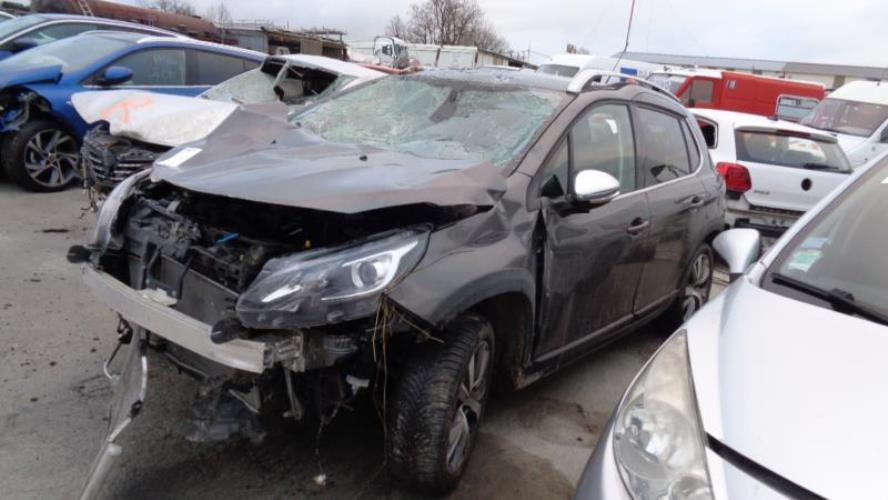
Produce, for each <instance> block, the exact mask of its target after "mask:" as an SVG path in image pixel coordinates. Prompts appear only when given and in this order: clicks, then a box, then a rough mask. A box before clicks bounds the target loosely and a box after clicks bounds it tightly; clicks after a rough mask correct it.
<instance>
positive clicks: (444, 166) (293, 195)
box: [151, 119, 506, 214]
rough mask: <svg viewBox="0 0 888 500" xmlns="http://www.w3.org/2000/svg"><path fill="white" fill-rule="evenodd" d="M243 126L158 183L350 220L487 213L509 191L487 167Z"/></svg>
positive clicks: (166, 171)
mask: <svg viewBox="0 0 888 500" xmlns="http://www.w3.org/2000/svg"><path fill="white" fill-rule="evenodd" d="M230 121H231V123H232V124H233V123H234V122H235V120H234V119H232V120H230ZM238 125H239V127H238V130H239V131H240V133H237V132H235V131H233V130H232V131H231V133H227V132H225V131H222V130H220V131H219V132H217V133H215V134H213V135H211V136H210V138H209V139H208V140H206V141H202V142H198V143H195V144H192V145H190V146H189V147H186V148H182V149H179V150H174V151H172V152H170V153H169V154H167V155H166V156H165V157H163V158H160V159H159V160H158V161H157V162H156V163H155V166H154V170H153V172H152V175H151V178H152V180H155V181H166V182H168V183H170V184H173V185H176V186H179V187H182V188H185V189H188V190H192V191H197V192H201V193H206V194H213V195H220V196H227V197H231V198H238V199H243V200H250V201H257V202H262V203H270V204H275V205H282V206H292V207H299V208H308V209H315V210H324V211H330V212H339V213H346V214H348V213H359V212H365V211H369V210H375V209H379V208H386V207H394V206H401V205H413V204H425V203H427V204H432V205H438V206H458V205H474V206H478V207H486V206H492V205H493V204H494V203H496V201H497V200H498V199H499V198H500V196H502V194H503V193H504V192H505V189H506V183H505V177H504V176H503V174H502V173H501V172H500V171H499V170H498V169H497V168H496V167H494V166H493V165H491V164H490V163H488V162H478V161H472V160H436V159H427V158H419V157H416V156H413V155H409V154H406V153H398V152H393V151H386V150H381V149H375V148H370V147H365V146H356V145H345V144H334V143H329V142H326V141H323V140H322V139H320V138H318V137H316V136H312V135H310V134H307V133H305V132H302V131H301V130H297V129H293V128H289V127H286V128H285V124H284V123H281V124H280V127H279V129H278V130H277V132H279V134H275V135H277V137H270V135H271V134H270V129H269V127H250V128H247V127H246V126H244V125H243V124H238ZM246 130H249V132H245V131H246Z"/></svg>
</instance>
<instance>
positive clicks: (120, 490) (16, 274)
mask: <svg viewBox="0 0 888 500" xmlns="http://www.w3.org/2000/svg"><path fill="white" fill-rule="evenodd" d="M85 204H86V202H85V198H84V196H83V194H82V193H81V192H80V191H79V190H70V191H66V192H63V193H55V194H32V193H25V192H22V191H21V190H19V189H18V188H16V187H14V186H11V185H9V184H8V183H6V182H0V213H2V214H3V217H2V218H0V450H2V452H0V492H2V494H0V496H2V497H3V498H12V499H17V498H40V499H56V498H58V499H61V498H72V497H76V495H77V494H78V493H79V490H80V487H81V485H82V481H83V479H84V475H85V474H86V472H87V470H88V468H89V465H90V462H91V461H92V459H93V457H94V455H95V453H96V451H97V450H98V447H99V443H100V441H101V439H102V437H103V435H104V432H105V429H106V425H107V422H106V420H105V415H106V408H107V404H108V401H109V399H110V397H111V390H110V387H109V385H108V383H107V381H106V379H105V378H104V376H102V375H101V373H102V361H103V360H104V359H105V357H106V356H107V355H108V354H109V353H110V352H111V350H112V348H113V346H114V338H115V332H114V327H115V325H116V318H115V315H114V314H112V312H111V311H110V310H109V309H107V308H106V307H104V306H102V305H100V304H97V303H94V302H93V301H92V299H91V297H90V295H89V294H88V292H87V290H86V289H85V288H84V287H83V286H82V284H81V283H80V278H79V270H78V268H77V267H76V266H73V265H70V264H68V263H67V262H66V261H65V252H66V250H67V248H68V247H69V246H70V245H72V244H77V243H81V242H83V241H85V240H86V238H87V236H88V235H89V232H90V230H91V227H92V221H93V220H94V216H93V215H92V214H87V215H86V216H85V217H83V218H81V210H80V207H82V206H85ZM662 338H663V336H662V333H661V332H657V331H654V329H653V328H647V329H645V330H643V331H641V332H638V333H637V334H635V335H633V336H632V337H631V338H628V339H625V340H623V341H621V342H619V343H617V344H614V345H613V346H611V347H609V348H607V349H605V350H603V351H601V352H599V353H598V354H596V355H593V356H591V357H590V358H588V359H586V360H584V361H582V362H580V363H577V364H575V365H573V366H571V367H569V368H567V369H565V370H564V371H562V372H560V373H558V374H556V375H553V376H551V377H549V378H547V379H545V380H543V381H541V382H538V383H537V384H535V385H533V386H531V387H529V388H527V389H525V390H523V391H520V392H518V393H515V394H510V395H507V396H503V397H499V398H497V399H495V400H492V402H491V407H490V410H489V413H488V415H487V421H486V422H485V424H484V427H483V430H482V433H481V436H480V439H479V442H478V445H477V447H476V449H475V452H474V455H473V458H472V461H471V463H470V465H469V469H468V471H467V474H466V476H465V478H464V480H463V481H462V482H461V484H460V486H459V488H458V489H457V490H456V492H454V494H453V498H478V499H489V498H510V499H512V498H532V499H537V498H567V497H569V496H570V495H571V494H572V492H573V488H574V485H575V484H576V482H577V480H578V478H579V476H580V473H581V472H582V469H583V466H584V465H585V462H586V460H587V459H588V457H589V454H590V453H591V451H592V448H593V446H594V445H595V442H596V441H597V439H598V436H599V432H600V430H601V428H602V427H603V425H604V424H605V422H606V420H607V418H608V417H609V415H610V413H611V411H612V410H613V407H614V405H615V404H616V402H617V401H618V399H619V397H620V395H621V394H622V392H623V390H624V389H625V387H626V385H627V384H628V383H629V381H630V380H631V378H632V377H633V376H634V374H635V372H636V371H637V370H638V368H639V367H640V366H641V364H642V363H643V362H644V361H645V360H646V359H647V358H648V357H649V356H650V355H651V354H652V353H653V352H654V350H655V349H656V348H657V346H658V345H659V342H660V341H661V340H662ZM149 374H150V377H149V384H148V396H147V401H146V404H145V410H144V412H143V413H142V414H141V415H140V416H139V417H138V418H137V419H136V421H135V422H134V423H133V425H132V426H130V427H129V428H128V429H127V431H126V432H125V434H124V438H123V439H122V444H123V446H124V458H123V459H122V460H121V462H120V466H119V467H118V468H117V469H115V470H114V472H113V473H112V474H111V477H110V480H109V484H108V486H107V487H106V489H105V494H106V496H107V497H108V498H208V499H209V498H220V497H229V498H243V497H247V496H249V497H253V498H302V497H317V498H357V497H361V498H394V499H397V498H408V497H409V495H408V494H407V493H405V492H403V491H401V490H399V489H398V487H397V486H396V485H394V484H392V482H391V481H389V479H388V478H387V477H386V475H385V473H384V472H383V471H382V470H381V463H382V458H383V457H382V443H383V436H382V432H381V430H380V428H379V425H378V420H377V418H376V416H375V414H374V412H373V411H372V409H370V408H368V407H366V406H368V405H365V406H358V407H357V408H355V409H354V411H353V412H349V413H345V414H343V415H341V416H340V417H339V418H338V419H337V420H336V421H334V423H333V424H332V425H331V426H330V427H328V429H327V431H326V432H325V434H324V438H323V441H322V443H321V446H320V454H319V457H318V456H316V455H315V432H314V429H307V428H299V427H296V426H293V427H289V426H288V427H286V428H282V429H274V430H273V432H272V433H271V435H270V436H269V437H268V439H266V441H265V443H264V444H263V445H261V446H254V445H252V444H250V443H248V442H231V443H227V444H215V445H207V444H193V443H189V442H187V441H185V440H183V439H182V425H181V423H182V422H183V421H184V419H185V418H186V416H187V414H188V411H189V402H190V399H191V396H192V395H193V393H194V391H195V390H196V385H195V383H194V382H193V381H192V380H190V379H189V378H187V377H183V376H178V375H176V374H175V373H173V372H172V371H171V370H167V369H161V367H160V366H159V365H158V364H152V366H151V368H150V369H149ZM321 468H322V469H323V471H324V472H325V473H326V474H327V477H328V483H327V485H326V487H325V488H323V489H321V488H319V487H318V486H316V485H315V484H314V482H313V481H312V478H313V477H314V476H315V475H316V474H318V472H319V470H321Z"/></svg>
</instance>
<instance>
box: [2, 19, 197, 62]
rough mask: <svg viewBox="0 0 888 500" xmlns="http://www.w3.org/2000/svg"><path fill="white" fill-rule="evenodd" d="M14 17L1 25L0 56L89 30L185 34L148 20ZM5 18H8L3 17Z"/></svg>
mask: <svg viewBox="0 0 888 500" xmlns="http://www.w3.org/2000/svg"><path fill="white" fill-rule="evenodd" d="M4 14H5V15H7V16H9V17H11V19H9V21H8V22H4V23H2V25H0V59H5V58H7V57H9V56H11V55H13V54H15V53H18V52H21V51H23V50H27V49H30V48H33V47H36V46H38V45H45V44H47V43H50V42H55V41H57V40H62V39H64V38H69V37H72V36H75V35H79V34H81V33H85V32H87V31H99V30H110V31H132V32H134V33H144V34H146V35H159V36H181V35H178V34H176V33H173V32H171V31H167V30H162V29H160V28H154V27H151V26H145V25H144V24H136V23H128V22H126V21H116V20H114V19H103V18H100V17H87V16H75V15H71V14H29V15H27V16H21V17H14V16H11V15H9V14H6V13H0V15H4ZM3 19H5V18H3Z"/></svg>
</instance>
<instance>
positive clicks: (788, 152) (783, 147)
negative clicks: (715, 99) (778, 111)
mask: <svg viewBox="0 0 888 500" xmlns="http://www.w3.org/2000/svg"><path fill="white" fill-rule="evenodd" d="M736 143H737V160H739V161H749V162H754V163H764V164H768V165H780V166H784V167H793V168H807V169H811V170H841V171H847V170H850V168H851V167H850V164H849V163H848V159H847V158H846V157H845V154H844V153H842V149H841V147H840V146H839V145H838V144H837V143H830V142H823V141H818V140H815V139H812V138H809V137H805V136H804V135H793V134H789V133H779V132H773V133H769V132H758V131H755V132H753V131H743V130H738V131H737V132H736Z"/></svg>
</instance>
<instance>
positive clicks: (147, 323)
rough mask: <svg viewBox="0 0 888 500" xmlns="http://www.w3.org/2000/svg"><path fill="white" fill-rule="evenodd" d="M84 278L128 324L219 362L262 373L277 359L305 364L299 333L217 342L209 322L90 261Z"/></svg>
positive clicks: (297, 365) (295, 365)
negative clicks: (100, 268) (125, 282)
mask: <svg viewBox="0 0 888 500" xmlns="http://www.w3.org/2000/svg"><path fill="white" fill-rule="evenodd" d="M83 281H84V283H86V286H87V287H88V288H89V289H90V290H91V291H92V293H93V295H95V297H96V298H97V299H99V301H101V302H103V303H105V304H106V305H108V306H109V307H111V309H113V310H114V311H116V312H117V313H118V314H120V315H121V316H122V317H123V318H124V319H125V320H126V321H127V322H129V323H130V324H132V325H138V326H140V327H142V328H144V329H145V330H147V331H149V332H151V333H152V334H153V335H157V336H159V337H163V338H164V339H166V340H168V341H170V342H172V343H174V344H176V345H178V346H181V347H183V348H185V349H188V350H189V351H192V352H194V353H196V354H198V355H200V356H203V357H204V358H206V359H209V360H211V361H214V362H216V363H219V364H221V365H224V366H227V367H229V368H235V369H238V370H243V371H247V372H251V373H262V372H264V371H265V370H266V369H267V368H270V367H271V366H273V365H274V364H275V363H278V362H280V363H283V364H285V365H286V366H287V367H288V368H290V369H291V370H294V371H302V370H301V369H300V368H301V367H304V363H303V362H302V361H303V352H302V336H301V335H300V334H299V333H293V334H292V335H290V336H289V337H288V338H286V339H283V340H277V341H256V340H247V339H233V340H230V341H227V342H224V343H219V344H217V343H215V342H213V340H212V339H211V338H210V335H211V333H212V327H211V326H210V325H208V324H206V323H202V322H200V321H198V320H196V319H194V318H191V317H189V316H187V315H185V314H183V313H181V312H179V311H176V310H175V309H172V308H170V307H169V306H167V305H164V304H161V303H160V302H157V301H155V300H154V299H152V298H151V297H153V296H152V295H151V294H148V293H144V292H141V291H139V290H134V289H132V288H130V287H129V286H127V285H126V284H124V283H122V282H120V281H119V280H117V279H116V278H114V277H113V276H111V275H110V274H108V273H105V272H102V271H99V270H97V269H95V268H94V267H93V266H91V265H89V264H86V265H84V266H83Z"/></svg>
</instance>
